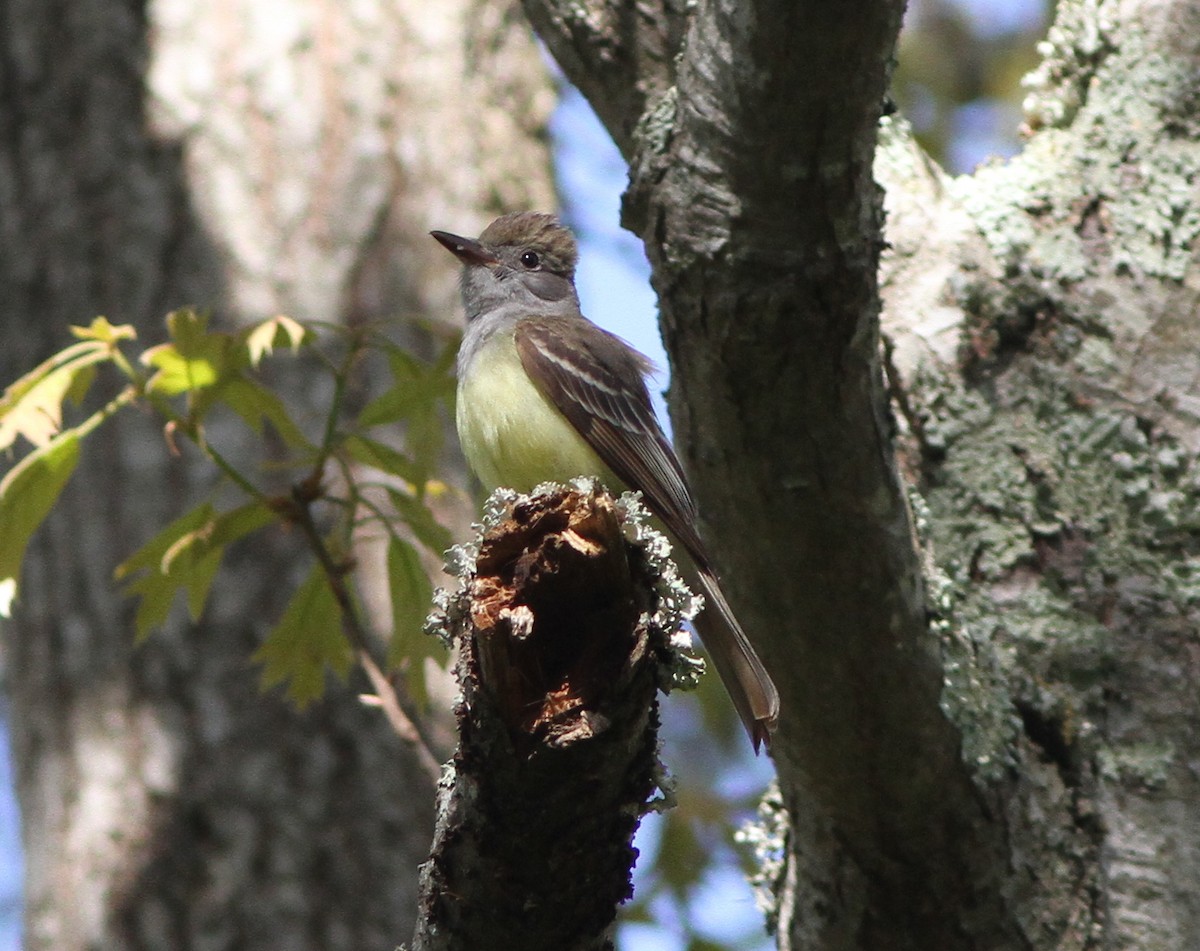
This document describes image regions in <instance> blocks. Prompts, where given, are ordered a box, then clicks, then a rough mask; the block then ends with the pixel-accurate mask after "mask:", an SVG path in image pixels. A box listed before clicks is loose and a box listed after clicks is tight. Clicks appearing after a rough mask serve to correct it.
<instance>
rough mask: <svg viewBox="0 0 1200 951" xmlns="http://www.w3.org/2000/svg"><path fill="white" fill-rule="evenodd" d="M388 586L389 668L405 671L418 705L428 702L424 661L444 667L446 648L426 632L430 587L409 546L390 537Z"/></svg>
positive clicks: (431, 586)
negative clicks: (389, 596)
mask: <svg viewBox="0 0 1200 951" xmlns="http://www.w3.org/2000/svg"><path fill="white" fill-rule="evenodd" d="M387 569H388V587H389V590H390V592H391V599H392V639H391V642H390V643H389V645H388V666H389V667H391V668H392V669H405V670H406V672H407V675H408V687H409V692H410V693H411V694H412V697H413V699H415V700H416V701H417V702H418V703H421V704H425V703H427V702H428V699H429V696H428V689H427V687H426V684H425V658H427V657H433V658H434V659H435V660H436V661H437V662H438V664H439V665H440V666H443V667H444V666H445V664H446V649H445V647H443V646H442V642H441V641H439V640H438V639H437V638H436V637H430V636H429V635H428V634H426V633H425V631H424V627H425V616H426V615H427V614H428V613H429V606H430V602H431V601H432V599H433V585H432V584H430V582H429V576H428V575H426V574H425V569H424V567H422V565H421V559H420V557H419V556H418V555H417V553H416V551H415V550H414V549H413V547H412V546H411V545H409V544H408V543H407V542H405V541H403V540H402V539H399V538H396V537H394V536H393V537H392V538H391V539H390V540H389V542H388V551H387Z"/></svg>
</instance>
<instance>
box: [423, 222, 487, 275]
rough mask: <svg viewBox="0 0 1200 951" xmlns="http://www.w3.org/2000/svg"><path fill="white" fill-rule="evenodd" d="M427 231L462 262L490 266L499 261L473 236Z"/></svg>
mask: <svg viewBox="0 0 1200 951" xmlns="http://www.w3.org/2000/svg"><path fill="white" fill-rule="evenodd" d="M429 233H430V234H431V235H433V236H434V237H435V238H437V240H438V242H439V243H440V244H441V245H442V247H444V248H445V249H446V250H447V251H449V252H450V253H451V254H453V255H454V256H455V257H456V258H458V259H459V260H460V261H462V263H463V264H467V265H472V264H475V265H480V266H482V267H489V268H490V267H495V266H496V265H497V264H499V263H500V259H499V258H498V257H496V255H494V254H492V252H491V251H489V250H488V249H487V248H485V247H484V246H483V245H482V244H480V243H479V242H478V241H476V240H475V239H474V238H460V237H459V236H458V235H456V234H450V233H449V232H448V231H431V232H429Z"/></svg>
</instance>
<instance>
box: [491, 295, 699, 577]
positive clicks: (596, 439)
mask: <svg viewBox="0 0 1200 951" xmlns="http://www.w3.org/2000/svg"><path fill="white" fill-rule="evenodd" d="M515 339H516V345H517V353H518V354H519V355H520V358H521V365H522V366H523V367H524V368H525V372H526V373H528V374H529V378H530V379H531V380H533V382H534V383H535V384H536V385H537V387H538V389H540V390H541V391H542V392H543V393H545V394H546V396H547V397H548V398H549V399H550V401H551V402H552V403H553V404H554V405H555V406H556V407H557V408H558V410H559V412H561V413H562V414H563V416H565V417H566V418H567V419H568V421H570V423H571V425H572V426H574V427H575V429H576V430H578V431H579V433H580V435H582V436H583V438H584V439H586V440H587V442H588V445H590V446H591V447H592V448H593V449H594V450H595V451H596V454H597V455H598V456H599V457H600V458H601V459H603V460H604V462H605V464H606V465H607V466H608V467H609V468H610V469H612V471H613V472H615V473H616V474H617V476H619V477H620V478H621V480H622V481H623V482H624V483H625V484H626V485H627V486H629V487H630V488H631V489H637V490H638V491H640V492H641V493H642V496H643V497H644V498H645V500H646V505H647V506H648V507H649V509H650V510H651V511H652V512H653V513H654V514H655V515H657V516H658V517H659V518H661V519H662V520H663V522H664V523H665V524H666V526H667V528H668V529H670V531H671V533H672V534H673V535H674V536H675V537H676V538H677V539H679V541H680V543H681V544H682V545H683V546H684V547H685V548H687V549H688V553H689V554H690V555H691V556H692V558H693V559H694V560H695V562H696V563H697V566H698V567H701V568H705V567H707V565H708V558H707V556H706V555H705V553H704V545H703V543H702V542H701V541H700V536H699V535H698V534H697V533H696V528H695V523H696V505H695V503H694V502H693V501H692V495H691V492H690V491H688V487H687V480H686V479H685V478H684V474H683V468H682V467H681V466H680V464H679V459H678V457H677V456H676V455H675V450H674V449H672V448H671V444H670V443H669V442H667V438H666V436H664V435H663V431H662V429H661V428H660V427H659V425H658V421H657V420H656V419H655V418H654V410H653V408H652V407H651V404H650V394H649V393H648V392H647V390H646V381H645V374H646V373H647V372H648V371H649V370H650V369H651V364H650V362H649V361H648V360H646V358H645V357H643V356H642V355H641V354H639V353H638V352H637V351H636V350H634V349H633V348H632V347H630V346H629V345H628V344H627V343H625V342H624V341H623V340H621V338H619V337H617V336H615V335H613V334H610V333H609V332H608V331H606V330H601V329H600V328H599V327H597V326H596V325H595V324H592V323H590V322H589V321H587V320H586V319H585V318H583V317H582V316H581V317H574V318H572V317H559V318H541V319H538V320H526V321H523V322H521V323H519V324H518V325H517V329H516V333H515Z"/></svg>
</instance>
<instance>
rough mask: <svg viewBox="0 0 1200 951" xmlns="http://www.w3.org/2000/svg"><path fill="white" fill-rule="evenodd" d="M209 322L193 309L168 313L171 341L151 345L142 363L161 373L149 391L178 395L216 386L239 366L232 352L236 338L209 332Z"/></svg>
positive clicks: (157, 374) (154, 377) (151, 382)
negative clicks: (155, 345) (154, 345)
mask: <svg viewBox="0 0 1200 951" xmlns="http://www.w3.org/2000/svg"><path fill="white" fill-rule="evenodd" d="M207 325H208V321H207V320H206V318H205V317H204V316H202V315H200V314H197V313H196V312H195V311H192V310H177V311H174V312H173V313H171V314H169V315H168V316H167V328H168V330H169V331H170V335H171V342H170V343H164V344H159V345H158V346H157V347H151V348H150V349H149V350H147V351H146V352H145V353H143V354H142V362H143V363H144V364H145V365H146V366H150V367H154V369H156V370H157V371H158V372H157V373H155V374H154V376H152V377H151V378H150V381H149V382H148V383H147V384H146V389H147V391H149V392H151V393H160V394H162V395H163V396H177V395H179V394H180V393H190V392H195V391H197V390H203V389H206V388H207V387H211V386H214V385H215V384H217V383H218V382H221V381H222V380H224V379H227V378H228V375H229V373H230V372H231V371H235V370H236V369H237V367H238V360H237V358H236V356H235V355H234V354H232V353H231V350H232V349H233V344H234V341H233V338H232V337H230V336H229V335H228V334H223V333H209V332H208V329H207Z"/></svg>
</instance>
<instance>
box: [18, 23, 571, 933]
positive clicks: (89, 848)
mask: <svg viewBox="0 0 1200 951" xmlns="http://www.w3.org/2000/svg"><path fill="white" fill-rule="evenodd" d="M552 103H553V94H552V91H551V87H550V85H549V83H548V81H547V78H546V76H545V75H544V71H543V70H542V68H541V66H540V63H539V60H538V55H537V52H536V50H535V48H534V46H533V44H532V42H531V41H530V39H529V36H528V32H527V28H526V27H525V26H524V24H523V23H522V22H520V19H519V17H518V16H517V15H516V14H515V12H514V10H513V9H511V8H510V7H509V6H507V5H506V4H504V3H491V2H483V0H458V2H450V3H442V4H439V5H438V6H437V9H436V11H431V9H430V8H429V7H428V5H427V4H414V3H408V2H399V3H389V4H382V3H373V2H368V3H366V4H365V5H364V4H361V3H360V4H356V5H354V6H353V7H345V6H341V5H337V4H328V3H319V2H309V0H295V2H294V3H291V4H287V5H283V6H280V5H274V6H271V7H270V8H269V10H268V8H265V7H263V6H262V5H261V4H255V3H252V2H249V0H225V2H221V3H217V4H192V3H186V2H182V0H179V2H175V0H160V2H153V3H149V4H142V3H137V2H124V3H121V2H115V0H56V2H49V3H29V2H21V0H9V2H7V3H3V4H0V328H2V329H0V333H2V334H3V347H0V377H2V378H4V379H6V380H7V379H13V378H15V377H16V376H17V375H18V374H19V373H20V372H23V371H24V370H26V369H28V368H29V367H30V366H31V365H33V364H34V363H35V362H36V361H37V360H39V359H41V358H43V357H44V356H46V355H47V354H48V353H49V352H50V351H52V350H53V349H57V348H59V347H61V346H63V345H64V343H65V342H67V340H68V337H67V333H66V325H67V324H68V323H77V324H78V323H87V322H89V321H90V319H91V318H92V317H93V316H94V315H96V314H98V313H104V314H107V315H108V316H109V317H110V318H111V319H112V320H113V321H114V322H131V323H134V324H135V325H137V327H138V329H139V332H140V333H141V334H142V336H143V339H150V340H153V339H155V338H157V337H159V336H160V335H161V331H160V327H161V323H160V322H161V320H162V317H163V315H164V314H165V313H166V312H167V311H168V310H170V309H172V308H174V307H178V306H181V305H184V304H195V305H198V306H201V307H212V308H215V310H216V314H217V316H216V318H215V319H216V320H217V322H218V323H225V324H228V323H230V322H239V321H245V320H256V319H261V318H264V317H268V316H271V315H272V314H274V313H276V312H279V311H284V312H287V313H290V314H291V315H293V316H295V317H298V318H319V319H322V320H329V321H362V320H378V319H381V318H385V317H389V318H396V319H398V321H399V322H400V327H401V329H402V330H401V332H403V333H404V334H405V335H406V336H407V337H408V339H410V340H411V339H417V337H416V334H415V332H414V331H413V330H412V329H411V327H412V324H411V323H410V322H411V321H413V320H431V321H433V322H434V323H438V322H441V323H443V324H449V323H451V322H452V321H453V320H454V319H455V315H456V314H457V304H456V301H455V300H454V272H453V269H452V268H451V267H450V265H449V262H444V261H442V260H441V258H440V257H439V254H440V252H439V251H438V250H437V249H436V247H435V246H434V245H433V243H432V242H430V241H428V239H427V237H426V235H425V232H426V231H427V230H428V228H429V227H432V226H436V225H442V226H445V225H447V224H453V225H454V226H455V227H456V228H458V229H460V230H468V231H469V230H470V228H471V226H472V222H474V223H475V224H482V223H483V222H484V221H486V220H487V219H488V218H489V217H491V215H492V214H493V213H494V212H496V211H498V210H500V209H501V208H504V209H507V208H509V207H522V206H546V205H549V204H550V203H551V202H552V198H553V191H552V186H551V183H550V178H549V173H548V157H547V154H546V143H545V134H544V123H545V121H546V118H547V116H548V112H549V109H550V107H551V105H552ZM485 115H486V116H487V117H488V119H487V121H481V117H482V116H485ZM309 389H311V386H308V387H306V386H304V385H297V386H296V390H295V392H294V393H293V394H292V396H291V397H289V399H290V400H291V401H292V403H291V405H293V406H296V407H299V406H303V405H305V401H306V400H309V399H314V400H316V399H319V397H320V394H315V396H310V394H309V393H308V390H309ZM210 482H211V480H210V478H209V477H208V476H207V475H206V474H204V473H203V472H202V471H199V467H196V466H193V465H192V460H191V459H189V458H186V457H185V458H184V459H181V460H172V459H171V458H170V453H169V452H168V451H167V449H166V446H165V445H164V442H163V440H162V438H161V436H160V435H159V434H157V433H155V432H153V431H149V428H148V427H147V426H145V425H139V424H138V422H137V421H136V420H130V421H126V422H124V423H123V424H121V425H120V426H118V427H116V428H114V429H113V430H111V431H108V432H107V433H106V434H105V435H103V436H102V437H101V438H100V441H95V442H94V444H93V445H91V446H90V447H89V449H88V455H87V456H86V457H85V460H84V463H83V464H82V465H81V467H80V471H79V474H78V475H77V476H76V479H75V484H74V485H73V487H72V489H71V490H70V491H69V492H68V494H67V495H66V496H65V498H64V503H63V507H62V510H61V511H59V512H58V513H57V514H56V515H55V516H54V517H53V518H52V519H51V521H50V523H49V524H48V525H47V526H46V528H45V529H44V530H43V532H42V533H41V534H40V536H39V541H38V543H37V544H36V545H35V546H34V547H33V548H31V551H30V554H29V558H28V563H27V567H26V578H25V582H26V583H25V587H24V588H23V593H22V597H21V601H20V603H19V604H18V605H17V608H16V620H15V622H14V623H13V624H11V625H6V647H5V650H6V663H7V670H8V675H9V682H10V687H11V692H12V700H13V704H12V714H13V720H12V729H13V744H14V750H15V757H16V765H17V771H18V782H19V793H20V799H21V805H22V816H23V838H24V844H25V850H26V860H27V867H26V947H28V948H30V949H40V948H46V949H51V948H52V949H55V951H71V949H83V948H101V947H102V948H106V949H117V948H169V947H179V948H183V947H200V946H203V947H211V948H233V947H238V948H271V949H276V948H284V947H286V948H289V949H303V948H321V949H326V951H328V949H336V948H355V949H363V948H381V949H387V948H392V947H394V946H395V945H396V944H397V943H399V942H400V941H401V940H402V939H403V938H404V937H406V936H407V935H408V934H411V931H412V926H413V920H414V915H415V910H416V869H417V865H418V864H419V862H420V861H421V860H422V859H423V858H424V856H425V854H426V852H427V848H428V842H429V834H430V831H431V828H432V806H433V789H432V787H431V785H430V783H429V782H428V780H427V778H426V776H425V774H424V773H423V772H422V771H421V770H420V769H418V768H417V766H416V763H415V760H414V758H413V757H412V756H411V755H409V753H408V751H407V750H406V749H405V748H403V746H402V745H401V744H400V743H399V741H398V740H397V739H396V738H395V736H394V735H392V734H391V733H390V732H389V730H388V728H387V726H386V725H385V723H384V722H383V719H382V718H381V717H380V715H379V714H378V713H377V712H376V711H373V710H370V709H366V708H364V707H363V706H362V705H360V704H359V702H358V701H357V699H356V698H355V695H354V690H355V686H354V685H351V687H350V688H349V689H347V688H346V687H343V686H341V685H333V686H332V687H331V689H330V692H329V693H328V695H327V697H326V699H325V700H324V701H323V702H322V703H320V704H319V705H318V706H317V707H316V708H314V709H312V710H311V711H309V712H308V713H306V714H304V715H299V714H297V713H295V712H294V711H292V710H291V709H289V708H288V707H287V706H285V704H284V703H283V701H282V700H280V699H279V698H278V697H276V696H261V695H259V693H258V690H257V672H256V671H255V670H253V669H252V668H251V667H250V665H249V664H248V658H249V655H250V653H251V652H252V651H253V650H254V648H255V647H256V646H257V644H258V643H259V642H260V641H261V638H262V635H263V634H264V632H265V630H266V629H267V627H268V626H269V625H270V624H271V623H272V622H273V621H274V620H275V619H277V618H278V616H279V613H280V610H281V608H282V604H283V601H284V599H285V598H286V596H287V593H288V592H289V591H290V590H291V587H292V586H293V582H295V581H298V580H299V578H300V577H301V576H302V573H303V571H304V569H305V566H306V564H307V560H306V559H305V557H304V556H303V553H302V552H301V551H300V548H301V546H300V545H299V544H298V541H297V539H296V538H295V537H291V536H289V535H288V534H287V533H285V532H276V533H275V534H274V535H273V536H271V537H266V538H262V539H259V540H257V541H256V542H254V543H252V544H249V545H245V546H243V547H242V548H241V549H239V550H238V551H236V552H235V553H234V556H233V564H231V565H230V569H231V570H227V571H226V572H225V573H224V574H223V575H222V576H221V578H220V579H218V582H217V584H216V586H215V591H214V597H213V599H212V601H211V603H210V606H209V610H208V612H207V615H206V617H205V618H204V620H203V621H202V623H200V624H197V625H193V624H189V623H186V622H185V621H184V620H183V619H182V617H181V616H173V617H172V619H171V621H170V622H169V624H168V625H167V629H166V630H165V631H163V632H162V633H160V634H156V635H154V636H153V637H152V638H151V639H150V640H149V641H148V642H147V643H146V644H145V645H143V646H142V647H139V648H136V649H135V648H134V646H133V643H132V623H131V622H132V612H131V606H130V604H129V603H128V602H126V601H125V600H123V599H122V598H121V596H120V595H119V594H118V593H117V591H116V588H115V585H114V583H113V581H112V569H113V567H114V566H115V564H116V563H117V562H118V561H119V560H120V559H121V558H122V557H123V556H124V555H126V554H129V553H131V552H132V551H133V550H135V549H136V548H137V547H138V545H139V544H140V543H141V542H142V541H144V540H145V538H146V536H147V534H148V533H149V532H150V531H151V530H153V529H154V528H155V527H156V526H160V525H162V524H164V523H165V522H166V521H167V520H168V519H169V518H171V517H172V516H173V515H174V514H177V513H178V512H179V511H181V510H182V507H183V505H184V504H186V502H187V500H189V499H193V500H194V499H195V497H196V496H197V494H198V493H200V492H205V491H208V490H209V489H210V488H211V486H210Z"/></svg>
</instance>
